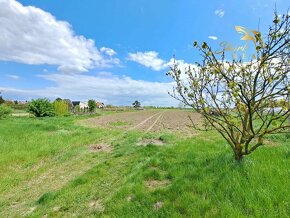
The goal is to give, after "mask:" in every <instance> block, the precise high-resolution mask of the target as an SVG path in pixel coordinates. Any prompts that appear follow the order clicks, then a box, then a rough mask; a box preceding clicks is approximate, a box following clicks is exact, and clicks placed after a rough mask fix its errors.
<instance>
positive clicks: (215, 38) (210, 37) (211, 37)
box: [208, 36, 218, 40]
mask: <svg viewBox="0 0 290 218" xmlns="http://www.w3.org/2000/svg"><path fill="white" fill-rule="evenodd" d="M208 38H209V39H212V40H217V39H218V37H216V36H209V37H208Z"/></svg>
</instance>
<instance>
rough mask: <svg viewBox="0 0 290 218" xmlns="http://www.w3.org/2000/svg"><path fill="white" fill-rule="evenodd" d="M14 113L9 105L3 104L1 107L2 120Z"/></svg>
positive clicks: (0, 116) (0, 115) (0, 117)
mask: <svg viewBox="0 0 290 218" xmlns="http://www.w3.org/2000/svg"><path fill="white" fill-rule="evenodd" d="M11 113H12V109H11V108H10V107H8V106H7V105H4V104H1V105H0V119H2V118H4V117H7V116H8V115H10V114H11Z"/></svg>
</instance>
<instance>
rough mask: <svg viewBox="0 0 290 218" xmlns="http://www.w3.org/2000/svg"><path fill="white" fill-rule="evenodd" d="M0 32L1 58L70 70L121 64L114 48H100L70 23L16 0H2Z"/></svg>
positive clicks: (84, 70) (64, 70) (74, 71)
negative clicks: (114, 56) (115, 56)
mask: <svg viewBox="0 0 290 218" xmlns="http://www.w3.org/2000/svg"><path fill="white" fill-rule="evenodd" d="M0 33H1V34H0V51H1V52H0V60H4V61H14V62H19V63H25V64H49V65H56V66H58V69H59V70H60V71H63V72H70V73H76V72H86V71H88V70H89V69H93V68H98V67H109V66H111V65H114V64H119V60H118V59H117V58H112V56H113V55H114V54H115V52H114V51H113V50H112V49H111V50H110V49H109V48H104V49H102V50H103V52H102V51H99V50H98V49H97V48H96V46H95V42H94V41H93V40H92V39H86V38H85V37H84V36H79V35H76V34H75V33H74V32H73V30H72V27H71V26H70V24H69V23H67V22H64V21H59V20H56V18H55V17H54V16H52V15H51V14H50V13H47V12H45V11H43V10H41V9H39V8H36V7H33V6H23V5H22V4H21V3H19V2H17V1H15V0H0ZM104 52H105V54H106V55H107V56H108V57H106V56H104V55H103V53H104Z"/></svg>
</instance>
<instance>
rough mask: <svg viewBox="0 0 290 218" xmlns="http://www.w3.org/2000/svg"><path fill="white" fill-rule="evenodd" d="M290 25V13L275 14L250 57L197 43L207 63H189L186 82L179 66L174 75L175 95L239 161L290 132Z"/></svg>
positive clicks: (255, 41)
mask: <svg viewBox="0 0 290 218" xmlns="http://www.w3.org/2000/svg"><path fill="white" fill-rule="evenodd" d="M289 24H290V22H289V14H288V13H287V14H285V15H283V16H278V14H277V13H275V18H274V21H273V24H272V25H271V27H270V28H269V32H268V33H267V35H266V36H265V38H264V39H263V38H262V36H261V34H260V33H259V32H257V31H251V33H253V34H254V36H253V37H252V39H253V40H254V45H255V50H256V51H255V57H252V58H251V60H250V61H247V62H244V61H243V59H242V58H238V59H237V58H236V59H233V60H228V59H226V58H225V49H226V48H224V49H223V51H222V52H221V53H220V54H216V53H215V52H214V51H213V50H212V49H211V47H210V46H208V44H207V43H205V42H204V43H202V44H201V45H200V44H199V43H198V42H195V43H194V47H196V48H197V49H198V51H199V52H200V53H201V54H202V58H203V60H202V62H201V63H196V67H188V70H187V71H186V72H185V76H186V77H187V79H186V80H185V79H184V75H182V74H183V72H182V71H181V70H180V69H179V67H178V65H177V64H176V65H174V66H173V67H172V69H171V71H170V72H169V73H168V74H169V75H171V76H172V78H173V79H174V80H175V82H176V87H175V89H174V92H173V93H172V96H173V97H174V98H176V99H178V100H180V101H181V102H182V103H184V104H185V105H187V106H190V107H193V108H194V109H195V110H196V111H197V112H198V113H200V114H201V115H202V116H203V117H204V119H205V120H206V121H207V123H208V124H209V125H210V126H211V127H213V128H214V129H216V130H217V131H218V132H219V133H220V134H221V135H222V136H223V137H224V138H225V140H226V141H227V142H228V144H229V145H230V147H231V148H232V151H233V153H234V156H235V159H236V160H238V161H239V160H242V158H243V156H244V155H249V154H251V153H252V152H253V151H255V150H256V149H257V148H258V147H260V146H262V145H264V140H263V139H264V138H265V136H266V135H268V134H274V133H281V132H288V131H289V128H290V123H289V122H287V119H289V114H290V112H289V108H290V107H289V96H290V86H289V72H290V67H289V63H290V53H289V49H290V44H289V42H290V41H289V39H290V37H289V36H290V33H289V30H290V25H289ZM252 39H251V40H252ZM275 102H279V103H275ZM277 105H279V106H280V107H277Z"/></svg>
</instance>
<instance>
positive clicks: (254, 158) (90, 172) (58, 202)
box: [0, 115, 290, 217]
mask: <svg viewBox="0 0 290 218" xmlns="http://www.w3.org/2000/svg"><path fill="white" fill-rule="evenodd" d="M91 116H93V115H91ZM87 117H89V116H74V117H62V118H42V119H37V118H30V117H14V118H8V119H5V120H1V121H0V175H1V176H0V217H20V216H27V217H42V216H44V215H48V217H63V216H65V217H71V216H73V215H75V216H78V217H99V216H104V217H133V216H134V217H183V216H191V217H200V216H201V217H288V216H289V214H290V189H289V187H290V182H289V165H290V164H289V163H290V162H289V158H290V149H289V135H282V136H277V135H276V136H271V137H269V138H268V142H269V144H270V145H269V146H265V147H262V148H260V149H258V150H257V151H256V152H254V153H253V154H252V155H250V156H247V157H245V158H244V160H243V162H242V163H236V162H235V161H234V160H233V157H232V153H231V151H230V149H229V147H228V146H227V145H226V143H225V141H224V140H223V139H222V138H221V137H220V136H219V135H217V134H216V133H215V132H206V133H200V134H199V135H196V136H194V137H192V138H185V137H180V136H178V135H174V134H170V133H168V132H163V133H147V134H145V133H141V132H136V131H132V132H131V131H130V132H125V131H124V130H119V129H116V130H107V129H104V128H102V129H96V128H88V127H83V126H80V125H78V120H81V119H84V118H87ZM143 138H156V139H160V140H162V141H163V142H164V143H165V145H163V146H156V145H154V144H150V145H148V146H146V147H145V146H138V145H137V144H138V142H139V141H140V140H142V139H143ZM99 142H102V143H107V144H109V145H111V147H112V152H105V151H104V152H102V151H100V152H91V151H90V149H89V148H90V145H93V144H97V143H99ZM150 181H160V182H162V181H167V183H166V184H165V185H162V186H157V187H155V188H153V189H152V188H149V187H147V186H146V184H147V182H150ZM157 202H159V203H160V202H161V203H160V205H162V207H160V208H159V209H156V207H155V208H154V205H156V203H157Z"/></svg>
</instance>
